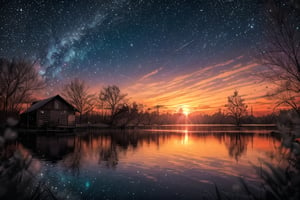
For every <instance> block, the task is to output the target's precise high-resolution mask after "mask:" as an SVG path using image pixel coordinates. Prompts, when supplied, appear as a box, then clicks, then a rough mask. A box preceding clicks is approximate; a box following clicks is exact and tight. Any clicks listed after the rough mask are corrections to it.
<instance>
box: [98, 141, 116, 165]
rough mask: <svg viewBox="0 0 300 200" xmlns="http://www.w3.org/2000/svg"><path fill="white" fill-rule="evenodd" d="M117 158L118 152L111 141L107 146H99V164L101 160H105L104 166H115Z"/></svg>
mask: <svg viewBox="0 0 300 200" xmlns="http://www.w3.org/2000/svg"><path fill="white" fill-rule="evenodd" d="M118 160H119V158H118V152H117V148H116V145H115V144H114V143H111V144H110V146H109V147H107V148H105V147H104V148H100V152H99V164H101V162H102V161H105V166H106V167H107V168H115V167H116V166H117V164H118Z"/></svg>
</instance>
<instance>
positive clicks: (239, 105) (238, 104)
mask: <svg viewBox="0 0 300 200" xmlns="http://www.w3.org/2000/svg"><path fill="white" fill-rule="evenodd" d="M244 101H245V100H244V99H242V97H241V96H239V93H238V91H237V90H236V91H234V93H233V95H232V96H229V97H228V103H227V104H226V105H225V107H227V109H228V114H229V115H230V116H232V117H233V118H234V120H235V124H236V125H237V126H239V125H240V124H241V119H242V117H243V116H244V115H246V113H247V107H248V106H247V105H246V104H245V103H244Z"/></svg>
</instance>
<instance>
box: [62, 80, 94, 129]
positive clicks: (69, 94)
mask: <svg viewBox="0 0 300 200" xmlns="http://www.w3.org/2000/svg"><path fill="white" fill-rule="evenodd" d="M88 90H89V88H88V86H87V85H86V83H85V82H84V81H83V80H80V79H78V78H75V79H74V80H72V81H71V82H70V83H68V84H66V85H65V86H64V88H63V96H64V97H65V98H66V99H67V100H68V101H69V102H70V103H71V104H72V105H73V106H74V107H75V108H76V109H77V110H78V111H79V114H80V118H79V122H80V123H81V117H82V115H83V114H85V113H87V112H90V111H92V110H93V108H94V100H95V96H94V95H93V94H90V93H89V91H88Z"/></svg>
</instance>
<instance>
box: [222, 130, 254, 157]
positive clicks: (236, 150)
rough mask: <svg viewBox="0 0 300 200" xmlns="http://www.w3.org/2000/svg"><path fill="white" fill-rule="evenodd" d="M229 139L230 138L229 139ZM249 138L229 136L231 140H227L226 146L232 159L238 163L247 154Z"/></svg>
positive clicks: (238, 135)
mask: <svg viewBox="0 0 300 200" xmlns="http://www.w3.org/2000/svg"><path fill="white" fill-rule="evenodd" d="M227 138H228V137H227ZM247 144H248V137H246V136H241V135H240V134H239V133H238V134H231V135H229V140H228V139H226V138H225V146H226V147H227V149H228V154H229V156H230V157H232V158H234V159H235V160H236V161H238V160H239V158H240V157H241V156H242V155H243V154H244V153H246V152H247Z"/></svg>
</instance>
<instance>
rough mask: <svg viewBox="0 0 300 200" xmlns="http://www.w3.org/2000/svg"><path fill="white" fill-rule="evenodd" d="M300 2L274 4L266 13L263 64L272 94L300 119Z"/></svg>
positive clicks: (279, 103) (270, 2)
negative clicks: (271, 87)
mask: <svg viewBox="0 0 300 200" xmlns="http://www.w3.org/2000/svg"><path fill="white" fill-rule="evenodd" d="M296 4H297V3H296V1H290V2H288V1H286V2H282V1H275V0H271V1H269V4H268V7H267V8H268V9H267V10H266V19H267V26H266V27H267V28H266V30H265V40H264V41H265V42H264V43H263V47H262V48H261V49H260V52H259V53H260V54H259V57H258V58H259V61H260V63H261V64H263V65H264V66H267V68H268V70H266V71H264V72H262V74H261V75H262V77H263V78H265V79H266V81H268V82H270V83H272V84H274V85H275V86H276V90H275V91H274V92H273V93H272V94H270V95H271V96H273V97H276V98H277V99H278V102H277V106H279V105H282V104H285V105H288V106H290V107H291V108H292V109H294V110H295V111H296V112H297V113H298V115H299V116H300V30H299V27H300V15H299V13H300V9H299V7H298V6H297V5H296Z"/></svg>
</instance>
